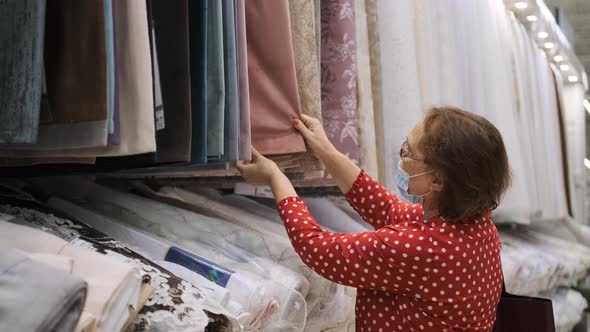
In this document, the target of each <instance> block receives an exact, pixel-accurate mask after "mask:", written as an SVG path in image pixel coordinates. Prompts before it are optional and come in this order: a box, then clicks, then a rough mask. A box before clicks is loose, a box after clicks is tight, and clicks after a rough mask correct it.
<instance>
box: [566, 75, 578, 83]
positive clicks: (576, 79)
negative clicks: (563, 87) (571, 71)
mask: <svg viewBox="0 0 590 332" xmlns="http://www.w3.org/2000/svg"><path fill="white" fill-rule="evenodd" d="M567 80H568V81H569V82H570V83H576V82H577V81H579V80H580V79H579V78H578V76H575V75H571V76H568V77H567Z"/></svg>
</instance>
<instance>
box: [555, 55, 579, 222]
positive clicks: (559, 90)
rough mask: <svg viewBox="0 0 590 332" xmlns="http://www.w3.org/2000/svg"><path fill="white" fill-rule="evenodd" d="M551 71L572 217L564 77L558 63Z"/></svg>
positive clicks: (569, 213) (565, 184)
mask: <svg viewBox="0 0 590 332" xmlns="http://www.w3.org/2000/svg"><path fill="white" fill-rule="evenodd" d="M551 71H552V72H553V79H554V82H555V86H554V93H555V96H556V98H557V114H558V122H559V135H560V138H561V163H562V169H563V183H564V187H565V194H566V201H567V210H568V215H569V216H570V217H572V216H573V207H572V204H573V202H572V191H571V190H572V189H571V188H572V187H573V182H574V181H573V178H572V176H571V173H570V166H569V155H568V154H569V152H568V146H567V136H566V128H565V114H564V112H565V104H564V100H563V77H562V75H561V71H560V70H559V68H557V66H556V65H554V64H551Z"/></svg>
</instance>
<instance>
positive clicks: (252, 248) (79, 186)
mask: <svg viewBox="0 0 590 332" xmlns="http://www.w3.org/2000/svg"><path fill="white" fill-rule="evenodd" d="M55 181H56V179H47V180H43V182H44V183H45V184H46V185H47V187H49V188H52V190H55V191H60V192H59V194H60V195H62V196H67V197H66V198H68V199H72V200H73V201H74V202H76V203H79V204H81V205H82V206H84V207H86V208H89V209H91V210H93V211H97V212H99V213H101V214H103V215H106V216H109V217H111V218H114V219H116V220H119V221H121V222H125V223H128V224H130V225H132V226H134V227H138V228H140V229H143V230H145V231H148V232H150V233H152V234H155V235H157V236H161V237H163V238H166V239H168V240H169V241H171V242H173V243H175V244H176V245H178V246H180V247H182V248H184V249H186V250H189V251H190V252H192V253H193V254H196V255H199V256H201V257H204V258H206V259H208V260H210V261H214V262H216V263H219V264H220V265H224V266H227V267H228V268H232V269H236V270H238V269H239V270H244V271H250V272H252V273H255V274H257V275H259V276H261V277H264V278H266V280H267V281H266V283H265V284H264V285H262V286H261V287H260V289H258V291H260V292H261V293H260V295H259V296H260V297H261V298H264V296H272V297H274V298H276V299H277V301H278V302H279V311H278V312H276V313H275V315H273V316H272V317H271V318H270V322H269V326H268V328H269V329H272V328H290V329H292V330H297V331H300V330H302V329H303V326H304V324H305V317H306V309H307V308H306V305H305V301H304V298H303V296H302V294H307V292H308V290H309V282H307V280H305V279H304V278H303V277H302V276H301V275H300V274H298V273H295V272H293V271H291V270H290V269H286V268H284V267H282V266H280V265H278V264H276V263H274V262H273V261H272V260H270V259H268V258H265V257H268V256H269V254H268V252H269V250H270V252H273V251H272V250H273V248H276V247H274V246H275V244H273V243H272V242H265V241H263V240H264V238H263V237H262V236H261V235H260V234H259V233H256V232H253V231H251V230H247V229H244V228H241V227H238V226H235V225H232V224H231V223H227V222H223V221H221V220H218V219H213V218H208V217H205V216H202V215H198V214H195V213H192V212H190V211H186V210H183V209H179V208H176V207H173V206H170V205H166V204H162V203H159V202H156V201H152V200H147V199H144V198H141V197H138V196H135V195H130V194H125V193H121V192H117V191H113V190H110V189H108V188H105V187H102V186H99V185H96V184H93V183H91V182H88V181H83V180H82V181H80V180H79V179H78V180H75V179H59V180H57V182H55ZM64 181H67V182H68V183H69V186H68V187H69V189H72V190H62V189H63V188H64ZM50 183H53V185H49V184H50ZM60 187H61V188H60ZM163 221H165V222H163ZM253 252H254V253H257V254H258V253H260V255H262V256H264V257H258V256H256V255H255V254H253ZM254 294H255V293H254Z"/></svg>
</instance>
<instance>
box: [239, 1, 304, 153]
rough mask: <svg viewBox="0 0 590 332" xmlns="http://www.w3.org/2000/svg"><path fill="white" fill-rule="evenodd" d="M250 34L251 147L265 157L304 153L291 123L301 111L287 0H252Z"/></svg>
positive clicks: (248, 14)
mask: <svg viewBox="0 0 590 332" xmlns="http://www.w3.org/2000/svg"><path fill="white" fill-rule="evenodd" d="M246 32H247V40H248V77H249V84H250V110H251V123H252V145H253V146H254V147H255V148H256V149H257V150H258V151H259V152H260V153H262V154H267V155H273V154H288V153H298V152H304V151H305V150H306V149H305V144H304V142H303V138H302V137H301V136H300V135H299V134H298V133H297V132H296V129H295V128H293V125H292V121H293V119H294V118H298V117H299V115H300V114H301V108H300V105H299V93H298V89H297V76H296V71H295V60H294V56H293V46H292V42H291V28H290V25H289V4H288V2H287V0H277V1H271V2H269V1H264V0H248V3H247V5H246ZM268 45H274V46H273V47H269V46H268Z"/></svg>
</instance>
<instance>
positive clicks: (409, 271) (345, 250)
mask: <svg viewBox="0 0 590 332" xmlns="http://www.w3.org/2000/svg"><path fill="white" fill-rule="evenodd" d="M346 198H347V200H348V201H349V202H350V204H351V205H352V207H354V209H355V210H357V211H358V212H359V213H360V214H361V215H362V217H363V218H364V219H365V220H366V221H367V222H368V223H370V224H371V225H373V227H375V229H376V231H374V232H364V233H356V234H337V233H329V232H326V231H324V230H322V229H321V227H320V226H319V225H318V224H317V222H316V221H315V220H314V218H313V217H312V216H311V215H310V213H309V211H308V210H307V207H306V205H305V202H303V200H302V199H301V198H299V197H289V198H286V199H284V200H282V201H281V202H279V204H278V210H279V213H280V215H281V218H282V219H283V221H284V223H285V227H286V228H287V232H288V234H289V238H290V240H291V242H292V244H293V246H294V248H295V250H296V251H297V253H298V254H299V256H300V257H301V259H302V260H303V261H304V262H305V264H306V265H308V266H309V267H310V268H312V269H313V270H314V271H316V272H317V273H319V274H320V275H322V276H323V277H325V278H327V279H329V280H331V281H333V282H336V283H339V284H342V285H346V286H351V287H356V288H358V293H357V301H356V330H357V331H371V332H378V331H437V332H438V331H492V329H493V325H494V321H495V319H496V306H497V304H498V301H499V298H500V295H501V292H502V267H501V261H500V247H501V244H500V241H499V236H498V230H497V229H496V227H495V225H494V224H493V223H492V221H491V219H490V214H488V215H487V216H486V217H485V218H482V219H478V220H473V222H472V223H467V224H453V223H452V222H449V221H446V220H445V219H443V218H440V217H437V218H433V219H430V220H427V221H424V220H422V219H423V216H424V211H423V210H422V207H421V206H420V205H411V204H407V203H404V202H402V201H400V200H399V199H398V198H397V197H396V196H395V195H393V194H391V193H389V192H388V191H387V190H386V189H385V188H383V187H382V186H380V185H379V184H378V183H377V182H376V181H375V180H373V179H372V178H371V177H369V176H368V175H367V174H366V173H365V172H364V171H363V172H361V173H360V175H359V176H358V178H357V179H356V181H355V183H354V184H353V186H352V189H351V190H350V191H349V192H348V193H347V194H346Z"/></svg>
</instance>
